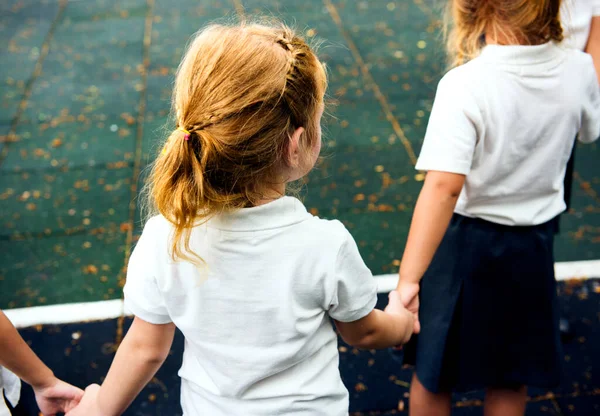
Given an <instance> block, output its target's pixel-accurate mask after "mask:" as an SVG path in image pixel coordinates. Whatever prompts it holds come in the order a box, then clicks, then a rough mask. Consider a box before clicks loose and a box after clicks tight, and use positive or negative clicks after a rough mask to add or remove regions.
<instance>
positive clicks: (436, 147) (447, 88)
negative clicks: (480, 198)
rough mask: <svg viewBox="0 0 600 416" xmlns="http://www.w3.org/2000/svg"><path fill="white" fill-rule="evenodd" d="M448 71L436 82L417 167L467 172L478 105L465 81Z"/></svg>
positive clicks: (474, 142)
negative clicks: (465, 86) (437, 83)
mask: <svg viewBox="0 0 600 416" xmlns="http://www.w3.org/2000/svg"><path fill="white" fill-rule="evenodd" d="M451 74H452V71H451V72H449V73H448V74H446V76H445V77H444V78H442V80H441V81H440V83H439V85H438V89H437V92H436V95H435V100H434V102H433V108H432V110H431V116H430V117H429V123H428V125H427V132H426V134H425V140H424V142H423V147H422V148H421V153H420V155H419V160H418V161H417V166H416V168H417V169H418V170H425V171H430V170H437V171H441V172H450V173H458V174H462V175H467V174H468V173H469V172H470V171H471V165H472V162H473V154H474V151H475V145H476V143H477V128H476V124H477V120H478V118H479V109H478V107H477V104H476V103H475V100H474V98H473V97H472V95H471V93H470V92H469V91H468V90H467V89H466V88H464V87H463V84H464V83H462V82H457V81H456V80H455V79H454V78H456V77H454V76H449V75H451Z"/></svg>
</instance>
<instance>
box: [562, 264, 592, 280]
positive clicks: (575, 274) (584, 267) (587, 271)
mask: <svg viewBox="0 0 600 416" xmlns="http://www.w3.org/2000/svg"><path fill="white" fill-rule="evenodd" d="M554 272H555V273H556V280H569V279H577V278H586V279H587V278H589V277H600V260H586V261H565V262H562V263H556V264H555V265H554Z"/></svg>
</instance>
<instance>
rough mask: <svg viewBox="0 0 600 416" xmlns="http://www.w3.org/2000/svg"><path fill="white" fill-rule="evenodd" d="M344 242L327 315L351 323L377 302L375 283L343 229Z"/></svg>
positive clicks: (367, 312) (352, 241) (366, 313)
mask: <svg viewBox="0 0 600 416" xmlns="http://www.w3.org/2000/svg"><path fill="white" fill-rule="evenodd" d="M344 235H345V238H344V241H343V243H342V245H341V246H340V249H339V251H338V254H337V258H336V262H335V271H334V273H333V284H332V285H331V288H332V292H333V293H332V296H331V301H330V302H329V306H328V313H329V316H330V317H332V318H333V319H335V320H336V321H340V322H353V321H357V320H359V319H361V318H364V317H365V316H367V315H368V314H369V313H370V312H371V311H372V310H373V308H375V304H376V303H377V285H376V283H375V279H374V278H373V274H372V273H371V271H370V270H369V268H368V267H367V266H366V265H365V263H364V261H363V259H362V257H361V256H360V253H359V251H358V247H357V246H356V242H355V241H354V239H353V238H352V235H350V233H349V232H348V230H346V229H345V228H344Z"/></svg>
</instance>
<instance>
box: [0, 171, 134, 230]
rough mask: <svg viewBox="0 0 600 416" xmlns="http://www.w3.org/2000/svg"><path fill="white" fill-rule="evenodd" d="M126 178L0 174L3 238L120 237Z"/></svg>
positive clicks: (128, 174) (125, 174)
mask: <svg viewBox="0 0 600 416" xmlns="http://www.w3.org/2000/svg"><path fill="white" fill-rule="evenodd" d="M131 178H132V168H129V167H128V168H121V169H89V168H88V169H77V170H71V171H66V172H61V171H58V170H51V171H45V172H44V171H42V172H31V173H29V172H24V173H10V174H3V175H2V177H1V179H0V201H1V203H2V207H3V209H2V211H0V224H1V225H2V230H3V231H2V237H3V238H32V237H35V238H39V237H41V236H44V237H47V236H52V235H55V234H58V235H63V234H67V235H69V234H80V233H88V234H89V233H98V232H101V233H104V232H108V231H111V232H119V231H120V230H121V228H122V227H125V226H124V225H123V224H124V223H126V222H127V220H128V216H129V209H128V206H129V201H130V198H131V190H130V183H131ZM123 231H124V230H123Z"/></svg>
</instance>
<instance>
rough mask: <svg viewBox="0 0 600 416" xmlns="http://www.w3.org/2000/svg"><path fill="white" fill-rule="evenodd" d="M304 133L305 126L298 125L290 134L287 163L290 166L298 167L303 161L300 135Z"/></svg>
mask: <svg viewBox="0 0 600 416" xmlns="http://www.w3.org/2000/svg"><path fill="white" fill-rule="evenodd" d="M303 133H304V127H298V128H297V129H296V130H294V133H292V135H291V136H290V142H289V145H288V151H287V161H286V162H287V164H288V166H289V167H290V168H297V167H298V166H300V162H301V149H300V137H302V134H303Z"/></svg>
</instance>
